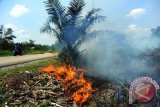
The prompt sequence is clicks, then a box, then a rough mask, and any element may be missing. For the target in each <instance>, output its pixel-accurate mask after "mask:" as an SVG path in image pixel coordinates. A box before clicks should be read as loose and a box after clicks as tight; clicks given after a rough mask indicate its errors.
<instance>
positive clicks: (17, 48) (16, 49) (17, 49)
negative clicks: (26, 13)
mask: <svg viewBox="0 0 160 107" xmlns="http://www.w3.org/2000/svg"><path fill="white" fill-rule="evenodd" d="M13 53H14V56H16V55H22V49H21V47H20V45H19V44H18V43H16V44H15V48H14V51H13Z"/></svg>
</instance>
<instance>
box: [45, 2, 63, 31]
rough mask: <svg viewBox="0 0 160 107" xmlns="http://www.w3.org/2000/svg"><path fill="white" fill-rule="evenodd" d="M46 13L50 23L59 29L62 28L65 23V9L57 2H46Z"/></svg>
mask: <svg viewBox="0 0 160 107" xmlns="http://www.w3.org/2000/svg"><path fill="white" fill-rule="evenodd" d="M45 4H46V11H47V13H48V15H49V17H50V21H52V22H53V23H55V24H56V25H57V26H58V27H59V28H62V24H63V23H65V18H66V9H65V7H64V6H62V5H61V3H60V2H59V0H47V1H46V2H45Z"/></svg>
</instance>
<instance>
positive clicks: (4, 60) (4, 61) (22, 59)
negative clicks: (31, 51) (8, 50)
mask: <svg viewBox="0 0 160 107" xmlns="http://www.w3.org/2000/svg"><path fill="white" fill-rule="evenodd" d="M56 55H58V53H45V54H35V55H23V56H8V57H0V67H6V66H11V65H16V64H22V63H26V62H30V61H35V60H39V59H45V58H50V57H53V56H56Z"/></svg>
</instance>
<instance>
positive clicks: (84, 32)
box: [41, 0, 105, 66]
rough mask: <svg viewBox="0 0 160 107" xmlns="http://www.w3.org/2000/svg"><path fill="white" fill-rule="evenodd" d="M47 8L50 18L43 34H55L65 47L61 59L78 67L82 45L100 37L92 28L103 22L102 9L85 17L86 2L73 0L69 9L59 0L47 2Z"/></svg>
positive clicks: (93, 10) (92, 11)
mask: <svg viewBox="0 0 160 107" xmlns="http://www.w3.org/2000/svg"><path fill="white" fill-rule="evenodd" d="M45 6H46V11H47V13H48V15H49V17H48V19H47V21H46V23H45V24H44V26H43V27H42V28H41V32H42V33H50V34H53V33H54V35H55V36H56V37H57V39H58V41H59V42H60V43H61V44H62V46H63V48H62V50H61V52H60V55H59V57H60V59H62V60H63V61H65V62H66V63H67V64H71V65H74V66H78V65H79V61H80V58H81V57H80V56H81V53H82V51H80V49H79V48H80V46H81V44H82V43H83V42H84V41H85V40H88V39H89V38H91V37H95V36H97V35H98V33H99V31H95V30H93V29H92V28H93V26H94V25H95V23H96V22H100V21H103V20H104V19H105V16H101V15H100V14H99V13H100V11H101V9H92V10H91V11H89V12H88V13H87V14H86V15H85V16H84V15H83V13H82V12H83V8H84V6H85V2H84V0H71V1H70V5H69V7H64V6H62V5H61V3H60V1H59V0H47V1H45Z"/></svg>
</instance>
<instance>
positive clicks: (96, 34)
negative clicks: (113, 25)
mask: <svg viewBox="0 0 160 107" xmlns="http://www.w3.org/2000/svg"><path fill="white" fill-rule="evenodd" d="M103 34H105V31H92V32H91V33H88V34H87V36H81V38H79V40H77V41H76V42H75V44H74V46H73V47H74V48H79V46H81V44H82V43H83V42H84V41H87V40H90V39H92V38H96V37H99V36H101V35H103Z"/></svg>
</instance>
